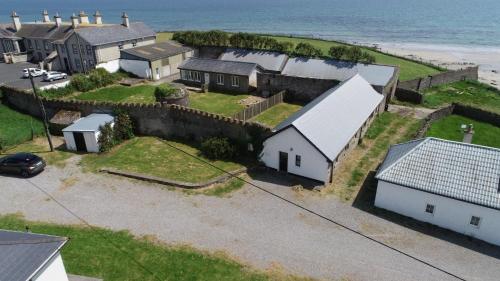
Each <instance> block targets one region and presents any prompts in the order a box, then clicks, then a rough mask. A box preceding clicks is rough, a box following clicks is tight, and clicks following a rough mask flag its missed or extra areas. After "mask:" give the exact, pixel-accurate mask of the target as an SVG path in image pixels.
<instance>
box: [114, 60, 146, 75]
mask: <svg viewBox="0 0 500 281" xmlns="http://www.w3.org/2000/svg"><path fill="white" fill-rule="evenodd" d="M120 68H121V69H123V70H125V71H128V72H130V73H133V74H135V75H137V76H139V77H141V78H150V75H151V69H150V67H149V62H147V61H141V60H126V59H120Z"/></svg>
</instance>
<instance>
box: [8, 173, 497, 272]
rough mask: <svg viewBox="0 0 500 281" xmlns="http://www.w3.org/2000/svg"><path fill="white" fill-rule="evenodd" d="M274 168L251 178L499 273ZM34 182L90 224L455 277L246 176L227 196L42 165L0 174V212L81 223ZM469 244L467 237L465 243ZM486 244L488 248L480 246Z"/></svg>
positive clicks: (289, 259)
mask: <svg viewBox="0 0 500 281" xmlns="http://www.w3.org/2000/svg"><path fill="white" fill-rule="evenodd" d="M270 179H273V180H276V178H275V177H273V176H270V177H266V176H265V175H264V176H262V178H261V179H259V180H257V179H255V180H254V182H255V183H256V184H258V185H260V186H265V187H266V188H267V189H269V190H273V191H275V192H277V193H279V194H281V195H283V196H285V197H287V198H289V199H290V200H293V201H295V202H298V203H300V204H303V205H305V206H308V207H309V208H312V209H314V210H316V211H317V212H319V213H321V214H323V215H325V216H328V217H330V218H334V219H335V220H338V221H340V222H342V223H344V224H346V225H349V226H350V227H352V228H354V229H357V230H361V231H363V232H364V233H367V234H369V235H370V236H371V237H374V238H376V239H379V240H382V241H384V242H386V243H389V244H391V245H393V246H394V247H397V248H398V249H401V250H404V251H406V252H408V253H411V254H413V255H415V256H418V257H419V258H421V259H424V260H426V261H427V262H430V263H432V264H435V265H436V266H439V267H441V268H444V269H446V270H448V271H450V272H452V273H454V274H456V275H459V276H461V277H463V278H465V279H467V280H498V276H500V260H499V259H497V258H495V257H492V256H495V255H496V256H497V257H498V256H500V255H499V254H498V248H496V247H492V246H482V247H489V248H486V249H483V250H484V253H480V252H478V251H473V250H469V249H468V248H466V247H462V246H458V245H456V244H454V243H449V242H446V241H445V240H443V239H441V238H435V237H432V236H428V235H424V234H421V233H420V232H416V231H413V230H410V229H408V228H405V227H403V226H400V225H398V224H395V223H392V222H389V221H387V220H384V219H381V218H379V217H377V216H374V215H371V214H369V213H366V212H363V211H361V210H358V209H356V208H354V207H352V206H350V205H346V204H344V203H341V202H339V201H337V200H336V199H335V198H333V197H320V196H319V195H317V194H316V193H314V192H311V191H302V192H296V191H292V190H291V188H290V187H286V186H283V185H281V184H274V183H269V182H268V180H270ZM29 181H31V182H32V183H34V184H36V185H38V186H40V187H41V188H43V189H45V190H46V191H48V192H49V193H51V194H52V195H53V196H54V197H55V198H56V199H57V200H59V201H60V202H62V203H63V204H65V205H66V206H67V207H69V208H70V209H71V210H72V211H74V212H75V213H77V214H78V215H79V216H81V217H83V218H85V219H86V220H87V221H88V222H90V223H91V224H93V225H96V226H101V227H107V228H111V229H114V230H122V229H128V230H130V231H131V232H132V233H134V234H136V235H146V234H149V235H156V236H157V238H158V239H160V240H162V241H164V242H167V243H173V244H175V243H182V244H189V245H192V246H194V247H196V248H199V249H205V250H211V251H215V250H223V251H225V252H227V253H228V254H230V255H231V256H233V257H235V258H237V259H238V260H241V261H243V262H245V263H248V264H250V265H253V266H256V267H258V268H262V269H266V268H269V267H276V265H279V266H282V267H283V268H284V269H285V270H286V271H287V272H290V273H294V274H298V275H307V276H312V277H316V278H321V279H328V280H337V279H341V278H348V280H455V279H453V278H451V277H450V276H448V275H446V274H444V273H442V272H440V271H438V270H436V269H433V268H431V267H429V266H427V265H424V264H422V263H419V262H417V261H415V260H413V259H410V258H408V257H406V256H404V255H401V254H399V253H397V252H395V251H393V250H390V249H388V248H386V247H383V246H381V245H379V244H377V243H374V242H372V241H370V240H368V239H366V238H363V237H361V236H359V235H356V234H354V233H352V232H350V231H347V230H345V229H343V228H341V227H339V226H336V225H333V224H332V223H329V222H327V221H325V220H323V219H320V218H318V217H316V216H314V215H311V214H309V213H307V212H305V211H303V210H301V209H299V208H297V207H295V206H293V205H291V204H289V203H285V202H284V201H282V200H279V199H277V198H275V197H273V196H270V195H269V194H267V193H265V192H263V191H260V190H258V189H255V188H253V187H250V186H246V187H245V188H243V189H242V190H239V191H237V192H236V193H234V194H233V195H232V197H231V198H217V197H209V196H204V195H187V194H184V193H182V192H179V191H171V190H167V189H165V188H164V187H161V186H158V185H153V184H146V183H142V182H137V181H131V180H127V179H122V178H118V177H113V176H108V175H106V176H104V175H96V174H82V173H81V172H80V170H79V168H78V166H77V165H74V164H69V165H67V166H66V168H64V169H58V168H55V167H48V169H47V170H46V171H45V172H44V173H42V174H40V175H38V176H36V177H34V178H31V179H29V180H25V179H19V178H12V177H2V176H0V194H1V195H0V213H2V214H7V213H15V212H21V213H23V214H24V215H25V217H26V218H27V219H29V220H41V221H49V222H55V223H64V224H72V223H79V222H78V221H77V220H76V219H75V218H74V217H72V216H71V215H70V214H68V213H67V212H66V211H65V210H64V209H62V208H61V207H60V206H58V205H57V204H56V203H55V202H53V201H51V200H50V199H48V198H47V196H45V195H44V194H43V193H42V192H40V191H39V190H38V189H36V188H35V187H34V186H33V185H31V184H30V182H29ZM471 245H472V244H471ZM485 253H489V254H485Z"/></svg>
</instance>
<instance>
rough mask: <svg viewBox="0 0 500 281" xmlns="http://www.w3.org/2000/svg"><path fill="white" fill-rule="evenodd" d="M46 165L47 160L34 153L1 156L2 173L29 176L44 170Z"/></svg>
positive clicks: (0, 166)
mask: <svg viewBox="0 0 500 281" xmlns="http://www.w3.org/2000/svg"><path fill="white" fill-rule="evenodd" d="M45 165H46V164H45V161H44V160H43V159H42V158H40V157H38V156H36V155H34V154H31V153H16V154H13V155H9V156H6V157H3V158H0V173H6V174H18V175H21V176H23V177H29V176H31V175H34V174H37V173H40V172H41V171H43V169H45Z"/></svg>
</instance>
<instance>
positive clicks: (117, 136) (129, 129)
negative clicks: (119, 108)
mask: <svg viewBox="0 0 500 281" xmlns="http://www.w3.org/2000/svg"><path fill="white" fill-rule="evenodd" d="M133 137H134V125H133V123H132V120H131V119H130V116H129V115H128V114H126V113H123V112H122V113H119V114H118V115H117V116H116V118H115V126H114V127H113V138H114V142H115V143H120V142H122V141H125V140H129V139H131V138H133Z"/></svg>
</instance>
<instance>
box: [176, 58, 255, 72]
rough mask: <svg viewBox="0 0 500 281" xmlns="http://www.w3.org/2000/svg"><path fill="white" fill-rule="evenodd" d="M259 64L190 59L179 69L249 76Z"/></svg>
mask: <svg viewBox="0 0 500 281" xmlns="http://www.w3.org/2000/svg"><path fill="white" fill-rule="evenodd" d="M256 67H257V64H255V63H247V62H236V61H223V60H216V59H201V58H189V59H188V60H185V61H184V62H183V63H181V65H180V66H179V67H178V68H179V69H186V70H195V71H205V72H214V73H225V74H233V75H241V76H249V75H251V74H252V73H253V71H254V70H255V68H256Z"/></svg>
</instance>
